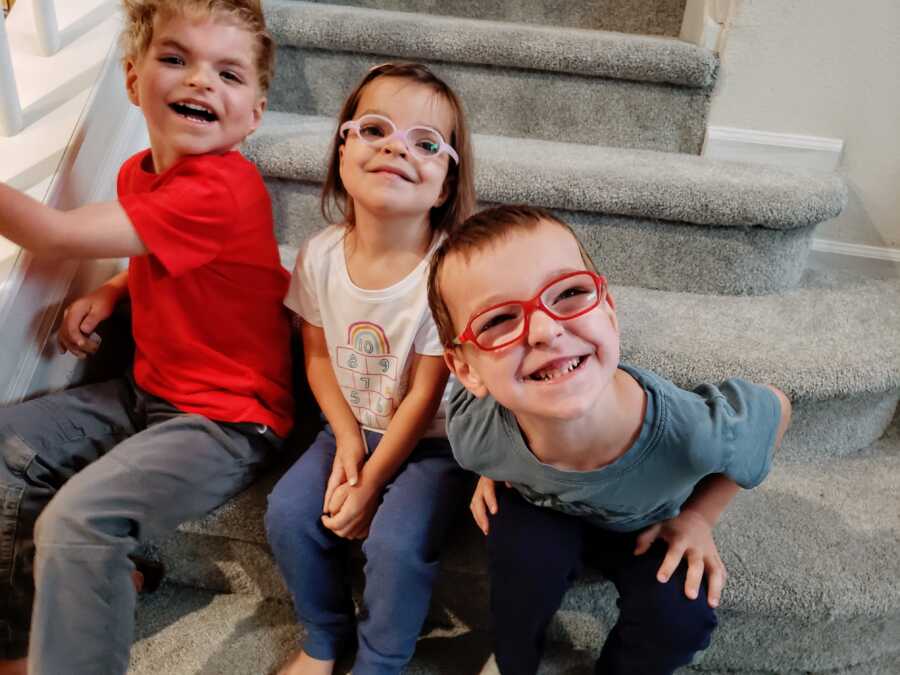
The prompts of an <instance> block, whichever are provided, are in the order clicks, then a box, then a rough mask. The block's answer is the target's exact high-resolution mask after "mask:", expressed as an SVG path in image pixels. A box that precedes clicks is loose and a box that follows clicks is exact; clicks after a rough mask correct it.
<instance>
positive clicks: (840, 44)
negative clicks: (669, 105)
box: [709, 0, 900, 249]
mask: <svg viewBox="0 0 900 675" xmlns="http://www.w3.org/2000/svg"><path fill="white" fill-rule="evenodd" d="M721 56H722V73H721V81H720V83H719V86H718V88H717V91H716V94H715V95H714V97H713V103H712V109H711V111H710V118H709V124H710V126H725V127H738V128H744V129H754V130H759V131H775V132H782V133H794V134H803V135H809V136H826V137H832V138H840V139H843V140H844V143H845V145H844V155H843V158H842V161H841V171H842V172H843V173H844V174H845V176H846V178H847V180H848V183H849V186H850V204H849V206H848V208H847V210H846V211H845V212H844V214H842V215H841V217H840V218H838V219H836V220H834V221H832V222H829V223H825V224H823V225H821V226H820V227H819V229H818V231H817V233H816V234H817V236H819V237H823V238H826V239H833V240H836V241H840V242H846V243H850V244H866V245H870V246H885V247H890V248H895V249H896V248H900V73H898V70H900V1H898V0H864V1H860V0H736V11H735V13H734V16H733V23H732V25H731V28H730V30H729V32H728V33H727V35H726V40H725V45H724V49H723V52H722V54H721Z"/></svg>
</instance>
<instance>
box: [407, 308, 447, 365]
mask: <svg viewBox="0 0 900 675" xmlns="http://www.w3.org/2000/svg"><path fill="white" fill-rule="evenodd" d="M426 312H427V316H426V317H425V319H424V320H423V321H422V325H421V326H419V331H418V332H417V333H416V337H415V340H414V341H413V347H414V349H415V350H416V354H421V355H422V356H441V355H442V354H443V353H444V346H443V345H442V344H441V339H440V338H439V337H438V330H437V324H435V322H434V319H433V318H432V316H431V311H430V310H427V309H426Z"/></svg>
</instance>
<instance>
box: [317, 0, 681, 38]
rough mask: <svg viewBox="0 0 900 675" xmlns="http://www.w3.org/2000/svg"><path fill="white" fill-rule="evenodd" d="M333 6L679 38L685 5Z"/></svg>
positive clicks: (465, 1)
mask: <svg viewBox="0 0 900 675" xmlns="http://www.w3.org/2000/svg"><path fill="white" fill-rule="evenodd" d="M319 1H320V0H313V2H319ZM329 4H334V5H352V6H356V7H368V8H370V9H389V10H395V11H403V12H418V13H420V14H437V15H444V16H457V17H463V18H469V19H487V20H489V21H511V22H517V23H533V24H538V25H541V26H567V27H569V28H586V29H590V30H606V31H618V32H621V33H638V34H640V35H665V36H669V37H676V36H678V34H679V33H680V32H681V20H682V18H683V17H684V5H685V0H591V2H561V1H560V0H332V1H331V2H330V3H329Z"/></svg>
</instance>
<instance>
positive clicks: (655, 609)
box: [620, 576, 718, 651]
mask: <svg viewBox="0 0 900 675" xmlns="http://www.w3.org/2000/svg"><path fill="white" fill-rule="evenodd" d="M649 583H650V584H653V586H650V587H649V588H647V589H646V592H644V593H640V594H638V595H637V596H635V597H632V598H631V599H630V600H628V601H625V600H620V610H621V614H622V617H623V618H624V619H625V620H626V621H627V622H628V623H629V624H631V625H632V626H635V627H639V630H641V631H642V632H643V633H644V634H645V635H648V636H652V637H653V640H654V642H656V643H657V644H658V643H659V641H663V642H665V643H666V644H669V645H672V646H673V647H676V648H678V649H679V650H686V651H700V650H703V649H706V648H707V647H708V646H709V641H710V637H711V636H712V633H713V631H714V630H715V629H716V626H717V625H718V619H717V618H716V612H715V610H714V609H712V608H711V607H710V606H709V603H708V602H707V598H706V587H705V584H704V585H703V586H701V593H700V595H699V596H698V597H697V599H696V600H691V599H690V598H688V597H687V596H686V595H685V594H684V578H683V576H682V577H681V578H680V579H679V577H678V576H675V577H674V578H672V579H670V580H669V581H668V582H667V583H665V584H663V583H660V582H658V581H656V580H655V579H654V580H651V581H650V582H649Z"/></svg>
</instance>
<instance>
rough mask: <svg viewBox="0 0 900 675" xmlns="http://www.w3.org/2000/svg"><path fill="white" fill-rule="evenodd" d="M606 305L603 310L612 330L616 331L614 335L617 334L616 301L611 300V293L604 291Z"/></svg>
mask: <svg viewBox="0 0 900 675" xmlns="http://www.w3.org/2000/svg"><path fill="white" fill-rule="evenodd" d="M606 304H607V307H606V308H605V311H606V313H607V314H608V315H609V320H610V323H612V326H613V328H614V329H615V331H616V334H617V335H618V334H619V317H618V316H616V301H615V300H614V299H613V296H612V293H610V292H609V291H606Z"/></svg>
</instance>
